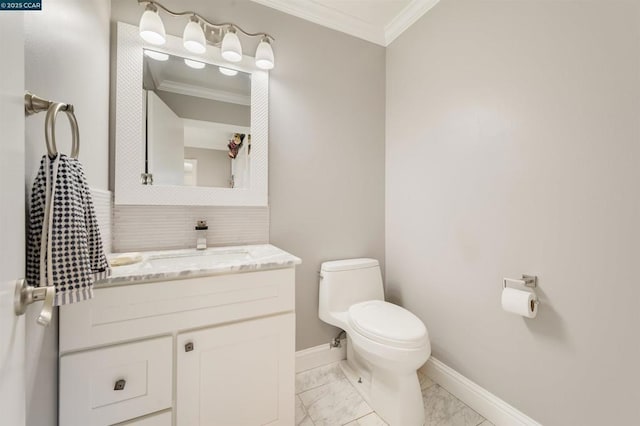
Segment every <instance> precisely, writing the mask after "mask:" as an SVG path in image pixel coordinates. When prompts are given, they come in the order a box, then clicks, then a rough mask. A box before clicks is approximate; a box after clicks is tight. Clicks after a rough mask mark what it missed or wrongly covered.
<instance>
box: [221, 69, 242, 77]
mask: <svg viewBox="0 0 640 426" xmlns="http://www.w3.org/2000/svg"><path fill="white" fill-rule="evenodd" d="M218 70H219V71H220V74H224V75H228V76H229V77H233V76H234V75H238V71H236V70H232V69H231V68H225V67H218Z"/></svg>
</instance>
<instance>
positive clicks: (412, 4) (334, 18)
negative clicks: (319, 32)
mask: <svg viewBox="0 0 640 426" xmlns="http://www.w3.org/2000/svg"><path fill="white" fill-rule="evenodd" d="M252 1H254V2H256V3H260V4H262V5H264V6H268V7H271V8H273V9H277V10H279V11H281V12H285V13H288V14H290V15H293V16H297V17H298V18H302V19H306V20H307V21H311V22H315V23H316V24H320V25H323V26H325V27H328V28H331V29H334V30H337V31H341V32H343V33H346V34H350V35H352V36H355V37H358V38H361V39H364V40H367V41H370V42H372V43H376V44H379V45H381V46H388V45H389V44H390V43H391V42H392V41H393V40H395V39H396V37H398V36H399V35H400V34H402V32H403V31H404V30H406V29H407V28H409V27H410V26H411V25H412V24H413V23H414V22H415V21H417V20H418V19H419V18H420V17H421V16H422V15H424V14H425V13H427V12H428V11H429V9H431V8H432V7H433V6H435V5H436V4H437V3H438V1H439V0H252Z"/></svg>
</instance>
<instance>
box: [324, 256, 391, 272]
mask: <svg viewBox="0 0 640 426" xmlns="http://www.w3.org/2000/svg"><path fill="white" fill-rule="evenodd" d="M378 265H379V264H378V261H377V260H376V259H367V258H362V259H344V260H333V261H331V262H324V263H322V267H321V268H320V269H321V270H322V271H324V272H337V271H351V270H354V269H365V268H375V267H377V266H378Z"/></svg>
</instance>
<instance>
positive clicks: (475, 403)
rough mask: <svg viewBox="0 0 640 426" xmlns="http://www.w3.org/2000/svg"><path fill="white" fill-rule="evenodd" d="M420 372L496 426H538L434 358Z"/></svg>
mask: <svg viewBox="0 0 640 426" xmlns="http://www.w3.org/2000/svg"><path fill="white" fill-rule="evenodd" d="M421 370H422V371H423V372H424V373H425V374H426V375H427V376H428V377H429V378H430V379H432V380H433V381H434V382H436V383H437V384H439V385H440V386H442V387H443V388H445V389H446V390H447V391H449V392H451V393H452V394H453V395H454V396H456V397H457V398H458V399H460V400H461V401H462V402H464V403H465V404H467V405H468V406H469V407H471V408H473V409H474V410H476V411H477V412H478V413H480V414H481V415H482V416H483V417H485V418H486V419H488V420H489V421H490V422H492V423H493V424H495V425H496V426H514V425H523V426H541V425H540V423H538V422H536V421H535V420H533V419H532V418H531V417H529V416H527V415H526V414H524V413H523V412H521V411H519V410H518V409H516V408H515V407H513V406H511V405H509V404H507V403H506V402H505V401H503V400H502V399H500V398H498V397H497V396H495V395H494V394H492V393H491V392H489V391H488V390H486V389H484V388H483V387H481V386H479V385H478V384H476V383H474V382H472V381H471V380H469V379H467V378H466V377H464V376H463V375H462V374H460V373H458V372H457V371H455V370H454V369H453V368H451V367H449V366H447V365H446V364H444V363H443V362H442V361H440V360H438V359H436V358H434V357H431V358H429V360H428V361H427V363H426V364H425V365H424V366H423V367H422V368H421Z"/></svg>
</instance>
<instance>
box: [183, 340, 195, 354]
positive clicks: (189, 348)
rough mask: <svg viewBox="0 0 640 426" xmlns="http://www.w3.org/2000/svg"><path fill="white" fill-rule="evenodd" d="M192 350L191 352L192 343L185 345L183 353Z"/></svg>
mask: <svg viewBox="0 0 640 426" xmlns="http://www.w3.org/2000/svg"><path fill="white" fill-rule="evenodd" d="M192 350H193V342H188V343H185V345H184V351H185V352H191V351H192Z"/></svg>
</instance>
